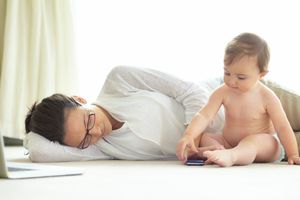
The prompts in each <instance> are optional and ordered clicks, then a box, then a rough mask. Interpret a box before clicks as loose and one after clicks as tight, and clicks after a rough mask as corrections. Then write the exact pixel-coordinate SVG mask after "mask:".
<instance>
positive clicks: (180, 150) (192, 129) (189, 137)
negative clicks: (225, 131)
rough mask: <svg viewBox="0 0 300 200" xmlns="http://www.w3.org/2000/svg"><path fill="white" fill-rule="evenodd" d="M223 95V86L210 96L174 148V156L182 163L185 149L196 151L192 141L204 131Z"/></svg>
mask: <svg viewBox="0 0 300 200" xmlns="http://www.w3.org/2000/svg"><path fill="white" fill-rule="evenodd" d="M224 93H225V89H224V85H222V86H220V87H219V88H217V89H216V90H215V91H214V92H213V93H212V94H211V96H210V98H209V100H208V102H207V104H206V105H205V106H204V107H203V108H202V109H201V110H200V111H199V112H198V113H197V114H196V115H195V116H194V117H193V119H192V121H191V123H190V124H189V125H188V127H187V129H186V130H185V132H184V134H183V137H182V138H181V139H180V140H179V142H178V144H177V147H176V155H177V157H178V159H179V160H181V161H183V162H185V161H186V160H187V155H186V152H187V151H186V148H187V147H188V148H191V150H192V151H194V152H197V151H198V150H197V147H196V146H195V143H194V139H195V138H196V137H197V136H199V135H200V134H201V133H202V132H203V131H204V130H205V128H206V127H207V126H208V124H209V122H210V121H211V120H212V119H213V118H214V116H215V115H216V113H217V112H218V110H219V109H220V107H221V105H222V103H223V97H224Z"/></svg>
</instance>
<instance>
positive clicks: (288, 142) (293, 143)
mask: <svg viewBox="0 0 300 200" xmlns="http://www.w3.org/2000/svg"><path fill="white" fill-rule="evenodd" d="M265 97H266V99H267V101H266V102H267V104H266V108H267V112H268V114H269V116H270V118H271V120H272V122H273V125H274V128H275V130H276V131H277V134H278V137H279V139H280V142H281V143H282V145H283V147H284V149H285V151H286V154H287V157H288V163H289V164H297V165H300V157H299V153H298V146H297V140H296V137H295V134H294V132H293V129H292V127H291V125H290V123H289V121H288V119H287V116H286V114H285V112H284V110H283V107H282V105H281V102H280V100H279V99H278V97H277V96H276V95H275V94H274V93H273V92H271V91H269V92H268V93H267V95H265Z"/></svg>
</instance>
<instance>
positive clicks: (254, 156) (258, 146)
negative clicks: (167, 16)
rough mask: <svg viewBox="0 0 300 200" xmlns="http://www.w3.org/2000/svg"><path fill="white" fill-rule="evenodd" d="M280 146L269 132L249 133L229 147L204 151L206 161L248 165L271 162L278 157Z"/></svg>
mask: <svg viewBox="0 0 300 200" xmlns="http://www.w3.org/2000/svg"><path fill="white" fill-rule="evenodd" d="M279 154H280V147H279V144H278V142H277V140H276V139H275V138H274V137H273V136H272V135H270V134H256V135H249V136H247V137H245V138H243V139H242V140H241V141H240V142H239V144H238V145H237V146H236V147H234V148H231V149H225V150H215V151H206V152H204V153H203V155H204V156H206V157H207V159H208V162H213V163H215V164H217V165H219V166H222V167H229V166H232V165H248V164H250V163H253V162H272V161H275V160H276V159H278V157H279Z"/></svg>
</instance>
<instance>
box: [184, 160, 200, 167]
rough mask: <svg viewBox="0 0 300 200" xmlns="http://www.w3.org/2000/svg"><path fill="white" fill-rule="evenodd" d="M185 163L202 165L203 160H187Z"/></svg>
mask: <svg viewBox="0 0 300 200" xmlns="http://www.w3.org/2000/svg"><path fill="white" fill-rule="evenodd" d="M185 164H186V165H188V166H203V165H204V160H187V161H186V163H185Z"/></svg>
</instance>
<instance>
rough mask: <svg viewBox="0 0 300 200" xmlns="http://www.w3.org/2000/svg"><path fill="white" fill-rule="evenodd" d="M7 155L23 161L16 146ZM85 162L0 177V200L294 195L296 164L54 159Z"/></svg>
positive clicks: (289, 199)
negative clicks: (79, 170)
mask: <svg viewBox="0 0 300 200" xmlns="http://www.w3.org/2000/svg"><path fill="white" fill-rule="evenodd" d="M6 152H7V153H8V154H9V157H10V158H9V160H11V161H17V162H28V159H27V158H26V157H25V156H23V155H22V152H23V151H22V149H20V148H7V149H6ZM55 165H65V166H77V167H83V168H85V173H84V174H83V175H81V176H69V177H53V178H39V179H24V180H5V179H0V198H1V200H16V199H30V200H35V199H39V200H41V199H45V200H47V199H51V200H56V199H70V200H74V199H81V200H86V199H92V200H93V199H99V200H100V199H101V200H110V199H116V200H117V199H118V200H119V199H130V200H135V199H138V200H144V199H145V200H148V199H166V200H169V199H190V200H192V199H201V200H202V199H203V200H205V199H209V200H213V199H216V200H217V199H218V200H221V199H239V200H240V199H242V200H245V199H253V200H254V199H255V200H256V199H265V200H268V199H270V200H275V199H285V200H294V199H295V200H299V199H300V193H299V186H300V184H299V181H300V166H288V165H287V164H286V163H280V164H253V165H249V166H243V167H230V168H220V167H216V166H202V167H189V166H185V165H182V164H180V163H179V162H178V161H89V162H68V163H55Z"/></svg>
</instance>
